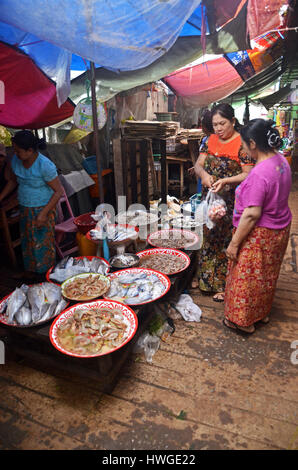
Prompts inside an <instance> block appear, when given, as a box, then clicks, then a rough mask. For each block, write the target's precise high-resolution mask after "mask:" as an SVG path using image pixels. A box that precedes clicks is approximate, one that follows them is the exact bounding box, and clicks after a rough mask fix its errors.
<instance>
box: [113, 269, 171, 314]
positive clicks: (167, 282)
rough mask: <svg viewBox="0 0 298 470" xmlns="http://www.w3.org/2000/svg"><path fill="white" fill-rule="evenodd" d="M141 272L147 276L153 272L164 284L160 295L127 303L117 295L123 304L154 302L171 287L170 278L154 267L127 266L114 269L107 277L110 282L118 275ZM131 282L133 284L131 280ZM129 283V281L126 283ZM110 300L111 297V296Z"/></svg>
mask: <svg viewBox="0 0 298 470" xmlns="http://www.w3.org/2000/svg"><path fill="white" fill-rule="evenodd" d="M139 273H140V274H142V273H145V274H147V275H148V276H150V275H151V274H155V275H156V276H157V277H158V279H159V280H160V281H161V283H162V284H163V286H164V288H165V289H164V291H162V293H161V294H160V295H157V296H156V297H154V298H152V299H150V300H147V301H144V302H139V303H127V304H126V302H125V297H118V296H117V299H118V300H119V299H120V298H121V299H122V300H121V302H123V303H125V305H131V306H133V307H138V306H139V305H145V304H148V303H151V302H154V301H155V300H157V299H160V298H161V297H163V296H164V295H166V294H167V293H168V292H169V290H170V288H171V281H170V279H169V278H168V276H167V275H166V274H163V273H161V272H159V271H155V270H154V269H149V268H148V269H147V268H128V269H122V270H121V271H116V272H115V273H112V274H109V279H110V281H111V282H112V280H113V279H116V278H118V277H122V276H125V275H127V274H139ZM131 284H134V283H133V282H132V283H131ZM127 285H129V283H128V284H127ZM107 295H108V293H107V294H106V295H105V296H104V299H108V298H109V297H107ZM113 297H116V296H113ZM111 300H112V298H111Z"/></svg>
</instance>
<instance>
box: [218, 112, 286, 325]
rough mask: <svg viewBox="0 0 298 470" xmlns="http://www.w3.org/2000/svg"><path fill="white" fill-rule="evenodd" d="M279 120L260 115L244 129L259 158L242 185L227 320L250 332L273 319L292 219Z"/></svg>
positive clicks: (229, 252) (235, 217)
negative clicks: (272, 311) (274, 299)
mask: <svg viewBox="0 0 298 470" xmlns="http://www.w3.org/2000/svg"><path fill="white" fill-rule="evenodd" d="M273 124H274V123H273V121H265V120H263V119H254V120H252V121H250V122H249V123H248V125H247V126H245V127H244V128H242V129H241V131H240V133H241V137H242V141H243V148H244V150H245V151H246V152H247V153H248V154H250V155H251V156H252V158H254V159H255V160H256V162H257V163H256V165H255V167H254V168H253V169H252V171H251V172H250V173H249V175H248V176H247V178H246V179H245V181H243V182H242V183H241V184H240V185H239V186H238V188H237V189H236V197H235V209H234V215H233V224H234V227H235V229H234V234H233V238H232V240H231V242H230V244H229V246H228V248H227V257H228V258H229V265H228V274H227V280H226V291H225V319H224V324H225V325H226V326H228V327H230V328H234V329H240V330H242V331H245V332H247V333H253V332H254V331H255V325H254V324H255V323H256V322H258V321H262V322H265V323H267V322H268V321H269V313H270V310H271V306H272V302H273V297H274V292H275V287H276V282H277V279H278V275H279V271H280V267H281V263H282V260H283V256H284V253H285V251H286V247H287V244H288V239H289V233H290V225H291V220H292V214H291V211H290V209H289V206H288V198H289V193H290V189H291V170H290V166H289V164H288V162H287V160H286V158H285V157H283V156H282V155H281V154H280V153H278V151H277V149H278V148H279V147H280V144H281V139H280V137H279V133H278V131H277V130H276V129H274V128H273V127H272V125H273Z"/></svg>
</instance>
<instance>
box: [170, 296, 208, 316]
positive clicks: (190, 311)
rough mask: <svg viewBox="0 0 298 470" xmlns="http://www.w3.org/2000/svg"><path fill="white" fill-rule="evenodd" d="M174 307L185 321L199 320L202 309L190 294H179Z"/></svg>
mask: <svg viewBox="0 0 298 470" xmlns="http://www.w3.org/2000/svg"><path fill="white" fill-rule="evenodd" d="M175 308H176V309H177V310H178V311H179V312H180V313H181V315H182V317H183V318H184V320H185V321H196V322H199V321H200V320H201V316H202V310H201V309H200V307H198V306H197V305H196V304H195V303H194V301H193V300H192V298H191V296H190V295H188V294H181V295H180V297H179V300H178V302H177V303H176V306H175Z"/></svg>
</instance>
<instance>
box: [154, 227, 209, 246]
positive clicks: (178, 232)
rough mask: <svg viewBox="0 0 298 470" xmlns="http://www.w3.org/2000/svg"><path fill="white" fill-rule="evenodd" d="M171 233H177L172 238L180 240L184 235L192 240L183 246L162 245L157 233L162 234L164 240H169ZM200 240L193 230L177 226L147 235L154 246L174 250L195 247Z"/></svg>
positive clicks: (161, 237)
mask: <svg viewBox="0 0 298 470" xmlns="http://www.w3.org/2000/svg"><path fill="white" fill-rule="evenodd" d="M170 234H173V235H175V238H172V239H171V240H175V239H176V240H177V241H178V240H179V238H181V236H182V235H184V236H185V237H187V238H189V240H190V242H189V243H185V244H184V245H183V246H179V245H178V246H177V247H169V246H161V245H160V244H159V243H160V242H159V241H158V240H159V238H158V237H157V235H160V239H162V240H164V241H165V240H167V239H169V237H170ZM199 241H200V237H199V236H198V235H197V234H196V233H195V232H191V231H190V230H184V229H181V230H180V229H176V228H171V229H163V230H158V231H157V232H153V233H150V235H148V237H147V243H149V245H151V246H154V247H156V248H169V249H172V250H179V249H180V250H187V249H190V250H191V249H193V247H194V246H195V245H196V244H198V243H199Z"/></svg>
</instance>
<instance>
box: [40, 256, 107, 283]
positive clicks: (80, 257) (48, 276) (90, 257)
mask: <svg viewBox="0 0 298 470" xmlns="http://www.w3.org/2000/svg"><path fill="white" fill-rule="evenodd" d="M73 258H74V259H83V258H87V259H88V260H89V261H91V260H92V259H93V258H97V259H101V260H102V261H103V262H104V263H105V264H106V265H107V267H108V270H107V273H108V272H109V271H110V269H111V265H110V263H109V262H108V261H107V260H105V259H104V258H101V257H100V256H74V257H73ZM54 268H55V266H52V267H51V268H50V269H49V270H48V272H47V274H46V279H47V281H48V282H51V283H52V284H56V285H57V286H61V284H62V282H60V283H59V282H55V281H52V279H50V274H51V272H52V271H53V269H54ZM107 273H106V274H107ZM65 280H66V279H65ZM63 282H64V281H63Z"/></svg>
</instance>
